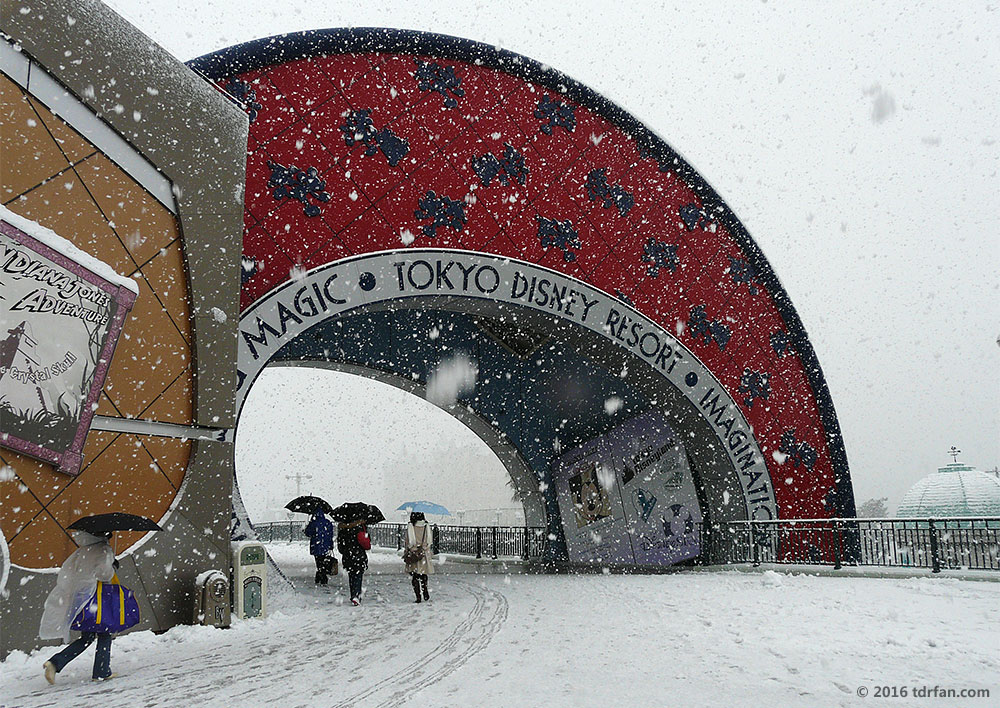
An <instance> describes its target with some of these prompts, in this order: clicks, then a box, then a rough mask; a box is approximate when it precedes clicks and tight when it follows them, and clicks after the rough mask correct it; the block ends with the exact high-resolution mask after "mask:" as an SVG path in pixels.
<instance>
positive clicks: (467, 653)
mask: <svg viewBox="0 0 1000 708" xmlns="http://www.w3.org/2000/svg"><path fill="white" fill-rule="evenodd" d="M454 584H455V585H456V586H458V587H461V588H462V589H463V590H465V591H466V592H468V593H469V594H470V595H472V597H473V599H474V600H475V606H474V607H473V608H472V611H471V612H469V614H468V615H467V616H466V617H465V619H463V620H462V621H461V622H460V623H459V624H458V625H457V626H456V627H455V629H454V630H453V631H452V633H451V634H450V635H449V636H448V637H446V638H445V639H444V640H443V641H442V642H441V643H440V644H438V645H437V646H436V647H434V649H432V650H431V651H429V652H427V653H426V654H424V655H423V656H421V657H419V658H418V659H416V660H415V661H413V662H411V663H410V664H408V665H407V666H404V667H403V668H402V669H400V670H399V671H397V672H396V673H394V674H392V675H391V676H388V677H386V678H384V679H382V680H381V681H379V682H378V683H375V684H373V685H371V686H369V687H368V688H366V689H365V690H363V691H361V692H359V693H356V694H354V695H352V696H350V697H348V698H346V699H344V700H343V701H341V702H340V703H337V704H335V705H334V706H332V708H349V707H350V706H357V705H359V702H360V701H364V705H371V706H376V707H377V708H390V707H391V706H397V705H399V704H400V703H402V702H403V701H405V700H409V699H411V698H413V697H414V695H415V694H416V693H417V692H419V691H421V690H422V689H424V688H426V687H428V686H430V685H431V684H434V683H436V682H438V681H440V680H441V679H442V678H444V677H445V676H447V675H448V674H450V673H452V672H453V671H455V670H456V669H458V668H459V667H461V666H462V665H463V664H465V662H467V661H468V660H469V659H471V658H472V657H473V656H475V655H476V654H478V653H479V652H480V651H482V650H483V649H485V648H486V647H487V646H488V645H489V643H490V641H492V639H493V636H494V635H495V634H496V633H497V632H499V631H500V629H501V628H502V627H503V624H504V622H505V621H506V619H507V610H508V602H507V598H506V597H505V596H504V595H503V594H502V593H500V592H497V591H495V590H490V589H489V588H485V587H483V586H479V585H474V584H472V583H468V582H465V581H462V580H455V581H454ZM386 693H388V694H389V695H387V696H386V695H385V694H386ZM375 701H378V702H377V703H376V702H375Z"/></svg>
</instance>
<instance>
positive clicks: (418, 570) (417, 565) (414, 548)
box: [405, 511, 434, 602]
mask: <svg viewBox="0 0 1000 708" xmlns="http://www.w3.org/2000/svg"><path fill="white" fill-rule="evenodd" d="M432 534H433V532H432V531H431V527H430V526H429V525H428V523H427V520H426V519H424V515H423V514H422V513H421V512H419V511H416V512H413V513H412V514H410V524H409V526H407V527H406V553H405V555H406V556H407V557H409V558H415V559H414V560H407V561H406V572H407V573H409V574H410V582H412V583H413V594H414V595H416V597H417V602H422V601H423V600H430V599H431V596H430V593H428V592H427V576H428V575H430V574H431V573H433V572H434V567H433V565H431V558H432V557H433V556H432V554H431V536H432ZM421 591H422V595H423V597H421Z"/></svg>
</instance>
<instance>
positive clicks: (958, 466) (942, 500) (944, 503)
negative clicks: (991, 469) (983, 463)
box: [896, 462, 1000, 519]
mask: <svg viewBox="0 0 1000 708" xmlns="http://www.w3.org/2000/svg"><path fill="white" fill-rule="evenodd" d="M896 516H898V517H901V518H921V519H927V518H938V519H941V518H954V517H958V516H971V517H979V518H982V517H998V516H1000V478H998V477H996V476H994V475H992V474H989V473H987V472H980V471H979V470H977V469H976V468H975V467H970V466H969V465H965V464H962V463H961V462H953V463H951V464H949V465H945V466H944V467H939V468H938V471H937V472H934V473H933V474H929V475H927V476H926V477H924V478H923V479H921V480H920V481H918V482H917V483H916V484H914V485H913V486H912V487H910V490H909V491H908V492H907V493H906V494H905V496H903V500H902V501H901V502H900V503H899V506H898V507H897V509H896Z"/></svg>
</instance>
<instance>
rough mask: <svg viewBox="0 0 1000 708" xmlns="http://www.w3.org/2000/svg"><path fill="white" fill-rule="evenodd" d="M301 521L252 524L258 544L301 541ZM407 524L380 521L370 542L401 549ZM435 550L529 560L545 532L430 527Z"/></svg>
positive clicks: (544, 541) (541, 549) (540, 549)
mask: <svg viewBox="0 0 1000 708" xmlns="http://www.w3.org/2000/svg"><path fill="white" fill-rule="evenodd" d="M304 526H305V523H304V522H302V521H272V522H268V523H260V524H254V530H255V531H256V532H257V539H258V540H259V541H260V542H261V543H273V542H289V543H300V542H302V543H304V542H307V541H308V540H309V539H308V537H307V536H306V535H305V534H303V533H302V529H303V527H304ZM406 526H407V525H406V524H390V523H380V524H372V525H371V526H369V527H368V533H369V535H370V536H371V539H372V545H373V546H378V547H380V548H395V549H397V550H399V549H401V548H403V546H404V545H405V543H406ZM431 529H432V532H433V535H432V537H431V538H432V546H433V550H434V553H435V554H437V553H451V554H454V555H466V556H475V557H476V558H520V559H522V560H529V559H534V558H543V557H545V555H546V553H547V551H548V547H549V538H548V531H547V530H546V529H544V528H541V527H516V526H439V525H432V526H431Z"/></svg>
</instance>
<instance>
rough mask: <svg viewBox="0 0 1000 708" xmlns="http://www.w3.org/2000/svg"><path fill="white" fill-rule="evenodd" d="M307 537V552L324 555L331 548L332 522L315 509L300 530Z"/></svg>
mask: <svg viewBox="0 0 1000 708" xmlns="http://www.w3.org/2000/svg"><path fill="white" fill-rule="evenodd" d="M302 533H304V534H305V535H306V536H308V537H309V553H311V554H312V555H314V556H325V555H328V554H329V553H330V551H332V550H333V522H332V521H330V520H329V519H328V518H326V517H325V516H323V512H322V511H317V512H316V514H315V515H314V516H313V517H312V519H311V520H310V521H309V523H308V524H306V527H305V528H304V529H303V530H302Z"/></svg>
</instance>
